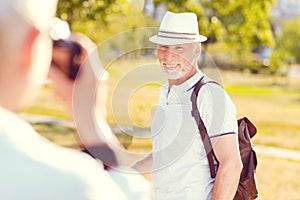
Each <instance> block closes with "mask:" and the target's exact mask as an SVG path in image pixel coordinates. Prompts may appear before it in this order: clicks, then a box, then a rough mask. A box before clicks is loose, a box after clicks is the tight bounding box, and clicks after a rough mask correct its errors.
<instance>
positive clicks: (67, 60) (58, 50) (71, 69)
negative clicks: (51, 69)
mask: <svg viewBox="0 0 300 200" xmlns="http://www.w3.org/2000/svg"><path fill="white" fill-rule="evenodd" d="M81 54H82V47H81V45H80V44H78V43H76V42H74V41H71V40H67V39H59V40H53V56H52V64H51V65H52V66H55V67H58V68H59V69H60V70H61V71H62V72H63V73H64V74H65V75H66V76H67V77H68V78H69V79H71V80H75V78H76V76H77V73H78V71H79V68H80V65H81V62H80V60H81V59H80V57H81Z"/></svg>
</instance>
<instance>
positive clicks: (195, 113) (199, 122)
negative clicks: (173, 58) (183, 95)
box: [191, 81, 218, 178]
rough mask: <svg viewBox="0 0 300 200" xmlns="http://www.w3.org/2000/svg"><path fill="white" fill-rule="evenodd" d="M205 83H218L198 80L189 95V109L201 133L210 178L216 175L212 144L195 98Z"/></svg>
mask: <svg viewBox="0 0 300 200" xmlns="http://www.w3.org/2000/svg"><path fill="white" fill-rule="evenodd" d="M206 83H216V84H218V83H217V82H214V81H208V82H204V81H199V82H198V83H197V84H196V85H195V87H194V90H193V92H192V95H191V101H192V111H191V113H192V116H193V117H194V118H195V121H196V123H197V126H198V130H199V133H200V135H201V139H202V142H203V145H204V149H205V152H206V155H207V159H208V164H209V169H210V176H211V178H215V177H216V171H215V167H214V159H213V156H214V155H213V148H212V144H211V141H210V138H209V136H208V134H207V130H206V127H205V125H204V123H203V121H202V119H201V116H200V113H199V109H198V106H197V98H198V94H199V91H200V89H201V87H202V86H203V85H205V84H206Z"/></svg>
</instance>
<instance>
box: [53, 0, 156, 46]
mask: <svg viewBox="0 0 300 200" xmlns="http://www.w3.org/2000/svg"><path fill="white" fill-rule="evenodd" d="M57 16H58V17H59V18H61V19H63V20H66V21H67V22H68V23H69V24H70V27H71V29H72V31H74V32H81V33H83V34H86V35H87V36H89V37H90V38H91V39H92V40H93V41H94V42H96V43H99V42H102V41H104V40H105V39H107V38H109V37H111V36H113V35H115V34H118V33H120V32H123V31H128V30H132V29H136V28H139V27H149V26H152V27H153V26H157V23H156V22H155V21H154V20H153V19H152V18H150V17H147V16H146V15H145V14H144V13H143V12H142V10H141V9H138V8H136V7H134V5H133V4H131V3H129V2H128V1H127V0H109V1H103V0H101V1H98V0H97V1H95V0H59V3H58V10H57ZM130 42H131V41H130V40H129V41H127V40H125V41H124V42H123V43H122V45H125V46H126V44H129V43H130Z"/></svg>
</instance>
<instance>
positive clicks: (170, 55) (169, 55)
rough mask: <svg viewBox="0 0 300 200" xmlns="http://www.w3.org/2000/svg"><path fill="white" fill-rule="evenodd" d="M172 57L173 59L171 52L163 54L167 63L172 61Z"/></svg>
mask: <svg viewBox="0 0 300 200" xmlns="http://www.w3.org/2000/svg"><path fill="white" fill-rule="evenodd" d="M174 57H175V54H174V52H172V51H170V50H168V51H167V52H166V54H165V60H166V61H167V62H169V61H172V60H173V58H174Z"/></svg>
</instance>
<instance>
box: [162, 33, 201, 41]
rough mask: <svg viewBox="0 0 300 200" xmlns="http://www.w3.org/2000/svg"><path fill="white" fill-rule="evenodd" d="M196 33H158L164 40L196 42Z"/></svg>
mask: <svg viewBox="0 0 300 200" xmlns="http://www.w3.org/2000/svg"><path fill="white" fill-rule="evenodd" d="M197 35H198V34H196V33H178V32H168V31H158V33H157V36H158V37H164V38H173V39H185V40H194V39H196V37H195V36H197Z"/></svg>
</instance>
